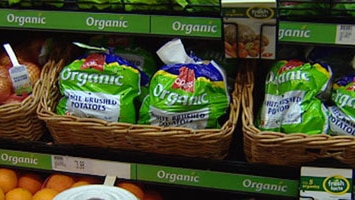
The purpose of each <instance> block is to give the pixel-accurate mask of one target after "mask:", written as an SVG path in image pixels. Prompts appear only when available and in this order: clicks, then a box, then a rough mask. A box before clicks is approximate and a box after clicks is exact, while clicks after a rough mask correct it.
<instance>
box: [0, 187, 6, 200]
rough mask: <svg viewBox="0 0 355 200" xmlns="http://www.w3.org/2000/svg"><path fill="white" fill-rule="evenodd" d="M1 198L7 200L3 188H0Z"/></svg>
mask: <svg viewBox="0 0 355 200" xmlns="http://www.w3.org/2000/svg"><path fill="white" fill-rule="evenodd" d="M0 200H5V193H4V191H2V189H1V188H0Z"/></svg>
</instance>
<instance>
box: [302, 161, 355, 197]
mask: <svg viewBox="0 0 355 200" xmlns="http://www.w3.org/2000/svg"><path fill="white" fill-rule="evenodd" d="M352 173H353V172H352V169H339V168H320V167H302V168H301V177H300V178H301V180H300V199H302V200H312V199H322V200H339V199H341V200H351V199H352V198H351V196H352V190H353V183H352V182H353V181H352V176H353V175H352Z"/></svg>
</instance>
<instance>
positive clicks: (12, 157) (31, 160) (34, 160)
mask: <svg viewBox="0 0 355 200" xmlns="http://www.w3.org/2000/svg"><path fill="white" fill-rule="evenodd" d="M0 152H1V155H0V156H1V157H0V164H2V165H8V166H15V167H27V168H33V169H44V170H51V169H52V163H51V156H50V155H46V154H40V153H30V152H22V151H12V150H4V149H1V150H0Z"/></svg>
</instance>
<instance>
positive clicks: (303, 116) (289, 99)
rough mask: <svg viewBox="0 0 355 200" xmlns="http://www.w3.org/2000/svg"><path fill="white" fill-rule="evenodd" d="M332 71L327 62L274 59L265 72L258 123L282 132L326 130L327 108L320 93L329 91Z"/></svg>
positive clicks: (323, 93)
mask: <svg viewBox="0 0 355 200" xmlns="http://www.w3.org/2000/svg"><path fill="white" fill-rule="evenodd" d="M331 74H332V73H331V71H330V68H329V66H327V65H324V66H322V65H320V64H318V63H314V64H311V63H303V62H302V61H298V60H290V61H288V62H285V61H278V62H276V63H275V65H274V66H273V67H272V69H271V70H270V72H269V73H268V76H267V80H266V84H265V85H266V87H265V99H264V102H263V104H262V107H261V110H260V112H259V115H258V118H257V120H256V124H257V126H258V127H259V128H260V129H263V130H273V131H280V132H283V133H295V132H302V133H307V134H319V133H327V131H328V112H327V109H326V107H325V105H324V104H323V102H322V99H321V97H325V96H329V95H330V94H327V93H329V90H328V88H329V86H330V77H331Z"/></svg>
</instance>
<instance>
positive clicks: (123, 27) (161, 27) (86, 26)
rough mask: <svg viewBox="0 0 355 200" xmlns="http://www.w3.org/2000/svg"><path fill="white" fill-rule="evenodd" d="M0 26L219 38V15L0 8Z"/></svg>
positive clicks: (220, 34)
mask: <svg viewBox="0 0 355 200" xmlns="http://www.w3.org/2000/svg"><path fill="white" fill-rule="evenodd" d="M0 28H10V29H16V30H19V29H32V30H46V31H72V32H86V33H88V32H89V33H90V32H91V33H94V32H101V33H124V34H128V33H134V34H140V35H165V36H171V35H172V36H181V37H192V38H211V39H220V38H221V36H222V19H221V18H220V17H194V16H165V15H149V14H131V13H101V12H100V13H99V12H80V11H51V10H32V9H31V10H25V9H20V10H19V9H0Z"/></svg>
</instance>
